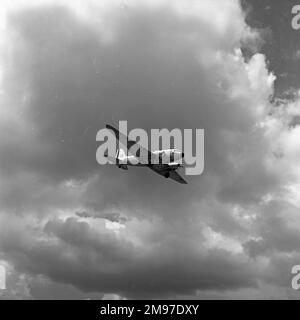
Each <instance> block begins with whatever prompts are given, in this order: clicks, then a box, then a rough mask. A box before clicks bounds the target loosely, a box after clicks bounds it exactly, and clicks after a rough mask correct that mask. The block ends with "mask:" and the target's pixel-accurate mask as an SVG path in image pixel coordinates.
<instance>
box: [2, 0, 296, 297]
mask: <svg viewBox="0 0 300 320" xmlns="http://www.w3.org/2000/svg"><path fill="white" fill-rule="evenodd" d="M70 3H71V2H70ZM212 13H214V14H213V15H212ZM6 23H7V24H6V28H7V29H6V35H7V36H6V37H5V40H3V41H4V42H5V44H6V49H5V51H4V54H3V55H2V56H1V61H2V65H1V70H2V81H1V92H3V94H2V95H1V98H0V99H1V105H3V107H2V109H1V111H0V112H1V114H2V117H1V120H0V134H1V137H2V139H1V141H0V172H1V185H0V201H1V204H2V206H1V213H0V219H1V220H0V221H1V224H0V231H1V232H0V252H1V255H2V256H3V260H5V261H8V263H10V264H11V265H12V266H13V267H14V269H15V270H16V271H15V272H17V273H20V274H25V275H26V277H27V278H26V279H28V281H29V282H30V283H32V284H33V285H32V289H31V291H30V294H31V296H32V297H34V298H36V297H39V295H40V296H42V297H43V298H47V297H48V298H51V297H53V292H56V291H57V290H58V289H57V288H65V290H66V292H69V294H70V296H77V297H78V296H80V297H85V296H86V295H85V292H87V295H89V294H90V293H91V295H92V296H93V297H98V296H99V295H100V296H101V297H102V296H103V297H106V295H109V294H114V295H118V296H121V297H123V298H132V297H176V296H180V295H181V296H182V295H183V296H184V295H194V296H205V295H206V292H213V294H216V295H218V296H221V297H226V295H227V294H228V296H231V295H232V294H234V293H232V292H240V291H243V290H244V291H243V292H244V295H245V296H247V294H250V293H249V292H250V291H251V290H252V291H251V294H253V295H255V294H259V290H264V289H263V288H264V284H265V285H266V286H267V285H270V286H272V285H274V286H277V285H280V286H288V285H289V284H288V283H287V282H282V283H280V284H278V282H276V281H275V280H274V277H272V275H274V274H276V273H277V272H278V270H282V269H280V268H282V264H280V263H279V262H277V261H278V259H277V260H276V257H278V255H280V254H283V253H291V252H292V253H293V252H294V251H297V243H298V236H297V235H296V232H295V231H293V230H292V228H290V226H289V224H290V223H291V221H293V219H296V221H298V220H297V217H296V215H295V212H296V210H297V208H298V204H296V203H295V202H293V199H294V198H293V197H292V195H293V193H292V191H291V190H292V189H293V188H294V189H293V190H295V188H296V190H298V189H297V186H296V184H295V183H296V182H297V181H296V179H292V176H293V173H294V172H295V171H294V170H296V167H295V166H294V164H296V161H297V160H298V153H297V147H296V145H295V141H297V140H296V139H297V136H298V131H299V130H298V128H297V126H294V127H293V128H290V126H289V124H290V123H291V122H290V121H291V119H294V117H295V116H296V115H298V111H297V110H298V108H297V103H298V102H297V101H298V100H297V99H298V98H296V99H295V101H294V102H291V101H285V103H284V104H285V105H288V106H289V107H288V108H284V107H283V103H282V102H281V103H280V106H278V105H277V106H276V105H275V104H274V103H272V102H271V99H270V98H271V97H272V95H273V94H274V88H273V86H274V81H275V78H276V77H275V75H274V74H273V73H272V72H270V71H269V70H268V64H267V59H266V57H265V56H264V55H263V54H261V53H258V52H256V53H254V54H253V55H252V56H251V57H250V58H249V57H247V59H246V58H245V57H244V56H243V53H242V52H243V50H242V49H243V48H245V47H251V49H252V50H253V48H255V47H256V46H255V44H256V41H257V43H259V42H260V41H261V39H260V37H259V34H258V33H257V31H256V30H253V29H251V28H250V27H249V26H248V25H247V24H246V23H245V14H244V12H243V11H242V9H241V6H240V4H239V2H238V1H229V0H228V1H224V0H222V1H214V2H211V1H205V0H203V1H197V2H191V3H189V4H187V3H186V2H185V1H172V2H170V1H159V2H157V1H151V2H150V1H128V2H126V3H124V2H103V3H102V4H101V5H98V4H97V2H93V1H91V2H87V4H83V2H80V1H78V2H76V1H75V2H72V4H68V5H63V4H62V3H61V2H58V1H55V2H54V1H53V2H51V1H49V3H48V2H47V5H37V4H36V3H34V2H32V3H31V4H28V5H27V4H25V3H22V2H20V3H19V5H18V10H17V8H14V7H13V8H10V7H7V13H6ZM287 110H288V111H287ZM112 119H120V120H124V119H125V120H128V123H129V127H130V128H135V127H137V128H144V129H146V130H149V129H151V128H164V127H166V128H170V129H171V128H176V127H178V128H182V129H183V128H204V129H205V170H204V173H203V175H201V176H195V177H187V180H188V181H189V184H188V185H187V186H185V188H182V186H180V185H178V184H175V183H172V182H170V181H169V180H167V179H161V177H159V176H156V175H154V174H153V173H152V172H151V171H150V170H148V171H147V170H146V169H145V170H144V169H139V168H133V169H130V170H129V171H128V172H124V171H122V170H118V169H117V168H115V167H113V166H108V167H101V166H99V165H98V164H97V162H96V158H95V155H96V149H97V143H96V133H97V131H98V130H99V129H101V128H103V127H104V126H105V124H106V123H110V122H111V121H112ZM279 154H281V155H282V156H281V157H280V156H278V155H279ZM291 163H292V164H293V166H291ZM279 168H281V169H279ZM286 173H288V176H287V175H286ZM292 198H293V199H292ZM283 199H284V200H285V202H284V205H283V206H282V205H280V204H279V203H280V201H281V200H283ZM286 211H288V212H289V214H288V216H284V214H285V213H286ZM272 215H274V216H272ZM91 218H92V219H91ZM290 245H292V248H291V249H290ZM272 261H274V266H272V265H271V263H272ZM275 265H276V266H279V267H278V268H277V267H276V266H275ZM284 268H287V266H284ZM285 271H286V272H287V273H289V272H290V270H285ZM269 272H270V274H269ZM39 276H41V277H43V279H44V280H43V281H42V284H41V282H39V281H38V277H39ZM286 281H288V280H286ZM45 288H49V293H48V294H46V293H45V290H46V289H45ZM268 288H269V287H268ZM61 290H63V289H61ZM247 290H250V291H247ZM266 290H267V289H266ZM268 290H269V289H268ZM253 292H254V293H253ZM270 295H271V294H270Z"/></svg>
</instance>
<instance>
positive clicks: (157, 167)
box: [149, 164, 187, 184]
mask: <svg viewBox="0 0 300 320" xmlns="http://www.w3.org/2000/svg"><path fill="white" fill-rule="evenodd" d="M149 168H150V169H151V170H153V171H154V172H156V173H158V174H160V175H161V176H164V175H165V174H166V173H168V174H169V178H170V179H172V180H175V181H176V182H179V183H182V184H187V182H186V181H185V180H184V179H183V178H182V177H181V176H180V175H179V173H178V172H177V171H175V170H170V167H169V166H168V165H167V164H154V165H152V166H150V167H149Z"/></svg>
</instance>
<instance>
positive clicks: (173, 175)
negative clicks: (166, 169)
mask: <svg viewBox="0 0 300 320" xmlns="http://www.w3.org/2000/svg"><path fill="white" fill-rule="evenodd" d="M169 178H171V179H173V180H175V181H177V182H179V183H182V184H187V182H186V181H185V180H184V179H183V178H182V177H181V175H180V174H179V173H178V172H177V171H175V170H172V171H170V177H169Z"/></svg>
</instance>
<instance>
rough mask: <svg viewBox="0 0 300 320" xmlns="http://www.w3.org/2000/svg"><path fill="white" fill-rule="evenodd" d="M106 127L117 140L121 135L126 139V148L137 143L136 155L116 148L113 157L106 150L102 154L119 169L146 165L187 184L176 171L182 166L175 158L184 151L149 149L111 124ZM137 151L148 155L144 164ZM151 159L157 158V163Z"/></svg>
mask: <svg viewBox="0 0 300 320" xmlns="http://www.w3.org/2000/svg"><path fill="white" fill-rule="evenodd" d="M106 128H107V129H109V130H112V131H113V132H114V134H115V137H116V139H117V140H119V139H120V137H122V140H123V141H127V149H130V148H131V147H132V146H133V145H137V146H138V148H139V150H138V152H137V155H136V156H135V155H126V153H125V151H124V150H123V149H118V150H117V152H116V154H115V156H113V157H112V156H110V155H108V153H107V152H106V153H105V154H104V156H105V157H106V158H108V160H109V161H111V162H113V163H115V164H116V165H117V166H118V167H119V168H120V169H123V170H128V166H138V167H148V168H150V169H151V170H153V171H154V172H156V173H158V174H159V175H161V176H163V177H165V178H170V179H172V180H174V181H176V182H179V183H182V184H187V182H186V181H185V180H184V179H183V178H182V177H181V176H180V175H179V173H178V172H177V171H176V170H177V169H178V168H180V167H183V166H182V165H181V164H180V163H178V162H176V160H177V161H178V160H180V159H183V158H184V153H183V152H182V151H181V150H179V149H164V150H156V151H149V150H147V149H146V148H144V147H142V146H141V145H139V144H138V143H137V142H136V141H133V140H129V139H128V137H127V136H125V135H124V134H123V133H121V132H120V131H119V130H118V129H116V128H114V127H113V126H111V125H109V124H107V125H106ZM139 151H143V153H144V154H147V155H148V161H147V163H146V164H145V163H142V162H141V158H140V157H139V156H138V155H139V154H140V152H139ZM151 159H156V160H158V161H156V162H159V163H151ZM164 159H168V160H170V162H169V163H163V162H164Z"/></svg>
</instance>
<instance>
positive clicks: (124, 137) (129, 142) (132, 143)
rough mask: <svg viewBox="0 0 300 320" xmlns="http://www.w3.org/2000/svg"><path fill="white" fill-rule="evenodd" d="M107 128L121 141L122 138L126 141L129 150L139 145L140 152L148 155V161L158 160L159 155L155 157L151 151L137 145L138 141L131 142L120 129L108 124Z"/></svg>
mask: <svg viewBox="0 0 300 320" xmlns="http://www.w3.org/2000/svg"><path fill="white" fill-rule="evenodd" d="M106 128H107V129H110V130H112V131H113V132H114V134H115V136H116V138H117V139H118V140H119V139H120V137H122V140H124V141H127V150H129V149H130V148H131V147H132V146H133V145H135V144H136V145H137V146H138V147H139V149H140V151H141V152H142V153H143V154H146V155H147V156H148V159H149V158H150V159H151V158H152V159H154V158H156V157H157V155H155V154H154V153H152V152H151V151H149V150H148V149H146V148H144V147H143V146H141V145H140V144H139V143H137V142H136V141H133V140H129V139H128V137H127V136H125V134H123V133H122V132H120V131H119V130H118V129H116V128H114V127H113V126H111V125H109V124H107V125H106Z"/></svg>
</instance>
